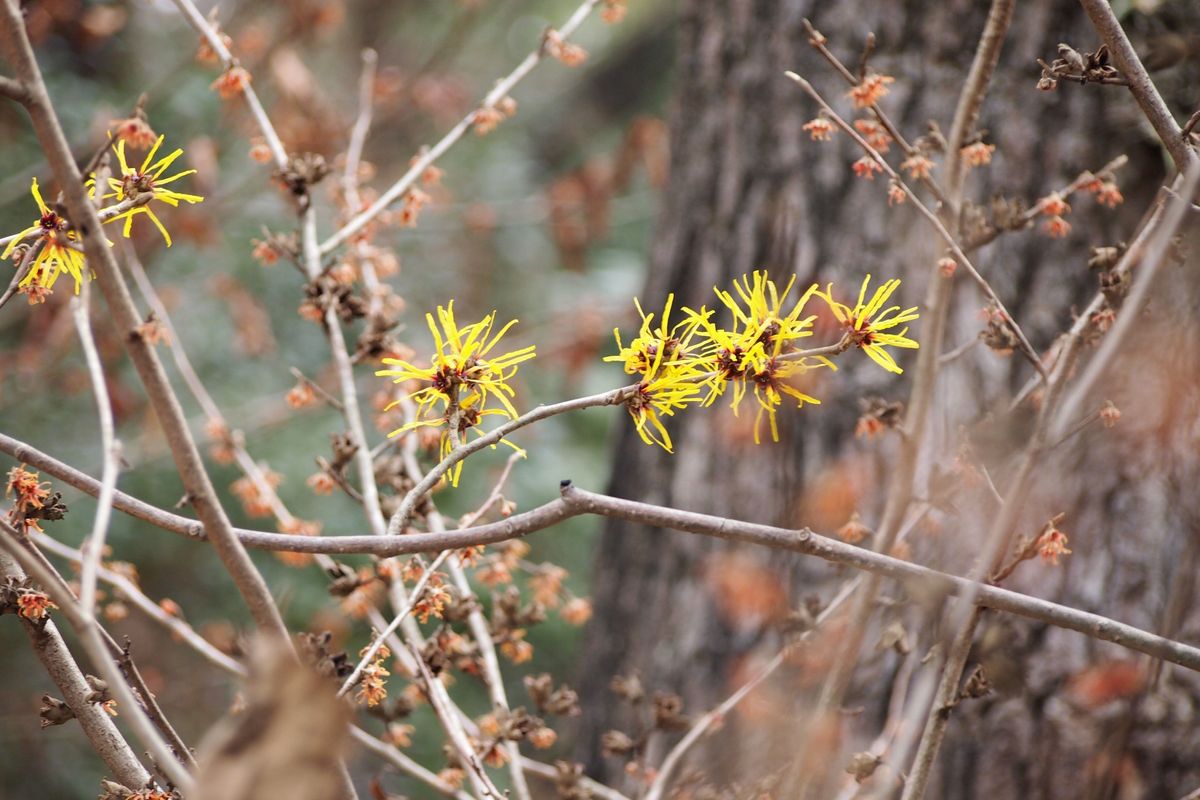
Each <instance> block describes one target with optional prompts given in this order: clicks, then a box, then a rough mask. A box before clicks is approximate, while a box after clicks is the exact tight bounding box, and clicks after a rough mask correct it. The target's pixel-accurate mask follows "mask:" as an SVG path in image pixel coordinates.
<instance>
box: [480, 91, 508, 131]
mask: <svg viewBox="0 0 1200 800" xmlns="http://www.w3.org/2000/svg"><path fill="white" fill-rule="evenodd" d="M516 113H517V101H516V100H513V99H512V98H511V97H508V96H507V95H506V96H504V97H502V98H500V99H499V100H497V101H496V103H495V104H494V105H490V106H482V107H481V108H478V109H476V111H475V114H474V115H473V116H472V118H471V122H472V124H473V125H474V126H475V134H476V135H477V136H486V135H488V134H489V133H491V132H492V131H494V130H495V129H496V126H497V125H499V124H500V123H501V122H503V121H504V120H506V119H508V118H509V117H511V116H512V115H513V114H516Z"/></svg>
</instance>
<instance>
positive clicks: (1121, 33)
mask: <svg viewBox="0 0 1200 800" xmlns="http://www.w3.org/2000/svg"><path fill="white" fill-rule="evenodd" d="M1079 4H1080V5H1081V6H1083V10H1084V11H1086V12H1087V15H1088V17H1089V18H1090V19H1091V20H1092V26H1093V27H1094V28H1095V29H1096V33H1098V34H1100V38H1101V39H1103V40H1104V43H1105V44H1106V45H1108V50H1109V52H1110V53H1112V57H1113V61H1115V62H1116V64H1117V69H1119V70H1121V74H1122V75H1124V76H1125V79H1126V80H1128V81H1129V91H1130V92H1131V93H1132V94H1133V97H1134V99H1135V100H1137V103H1138V105H1139V106H1141V108H1142V113H1143V114H1145V115H1146V119H1147V120H1149V121H1150V125H1151V126H1152V127H1153V128H1154V132H1155V133H1157V134H1158V138H1159V139H1160V140H1161V141H1162V143H1163V147H1165V148H1167V152H1168V153H1170V154H1171V160H1172V161H1174V162H1175V169H1176V170H1178V171H1179V173H1180V174H1185V173H1187V172H1189V171H1191V170H1193V169H1196V168H1197V166H1200V157H1197V156H1196V151H1195V150H1193V149H1192V146H1191V143H1190V142H1188V140H1187V139H1186V138H1185V137H1184V136H1183V131H1182V130H1180V128H1179V123H1178V122H1176V121H1175V117H1173V116H1172V115H1171V111H1170V109H1168V108H1167V104H1166V103H1164V102H1163V99H1162V95H1160V94H1159V93H1158V87H1156V86H1155V85H1154V81H1152V80H1150V74H1149V73H1148V72H1147V71H1146V67H1145V66H1144V65H1143V64H1142V60H1141V59H1140V58H1138V54H1137V52H1136V51H1135V50H1134V49H1133V45H1131V44H1130V43H1129V37H1128V36H1126V35H1125V30H1124V29H1123V28H1122V27H1121V23H1120V22H1119V21H1118V20H1117V15H1116V12H1114V11H1113V9H1112V6H1111V5H1110V4H1109V2H1108V0H1079Z"/></svg>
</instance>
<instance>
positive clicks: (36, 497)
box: [4, 466, 67, 532]
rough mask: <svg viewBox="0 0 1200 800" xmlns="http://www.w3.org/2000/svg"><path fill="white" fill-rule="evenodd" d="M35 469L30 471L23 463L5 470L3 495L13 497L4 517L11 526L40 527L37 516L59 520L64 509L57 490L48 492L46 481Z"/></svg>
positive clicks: (43, 518) (25, 528) (20, 528)
mask: <svg viewBox="0 0 1200 800" xmlns="http://www.w3.org/2000/svg"><path fill="white" fill-rule="evenodd" d="M38 477H39V473H37V472H30V471H29V470H27V469H25V467H24V466H16V467H13V468H12V469H10V470H9V471H8V482H7V484H6V485H5V489H4V496H5V497H9V496H11V497H12V498H13V505H12V508H10V509H9V510H8V513H7V515H6V518H7V520H8V522H9V523H10V524H12V525H13V527H15V528H17V529H18V530H22V531H31V530H35V531H39V532H40V531H41V530H42V526H41V525H40V524H39V520H50V521H55V520H60V519H62V518H63V516H65V515H66V513H67V507H66V505H64V504H63V502H62V494H61V493H60V492H51V491H50V483H49V482H47V481H41V480H38Z"/></svg>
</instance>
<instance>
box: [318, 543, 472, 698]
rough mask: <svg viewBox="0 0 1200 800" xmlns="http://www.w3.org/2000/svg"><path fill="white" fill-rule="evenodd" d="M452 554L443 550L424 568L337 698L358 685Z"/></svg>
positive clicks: (349, 676)
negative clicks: (402, 606)
mask: <svg viewBox="0 0 1200 800" xmlns="http://www.w3.org/2000/svg"><path fill="white" fill-rule="evenodd" d="M452 552H453V551H452V550H443V551H442V552H441V553H439V554H438V557H437V558H435V559H434V560H433V563H432V564H430V565H429V566H427V567H425V568H424V570H423V572H422V574H421V577H420V578H419V579H418V580H417V582H416V583H415V584H414V585H413V587H412V590H411V591H410V592H409V594H408V604H407V605H405V606H404V608H402V609H401V610H400V613H399V614H397V615H396V617H395V619H393V620H392V621H391V622H390V623H388V626H387V627H386V628H384V629H383V630H382V631H380V632H379V633H378V634H376V635H375V636H373V637H372V639H371V643H370V644H369V645H368V646H367V648H366V649H365V650H364V651H363V652H362V656H361V657H360V658H359V661H358V664H357V665H355V667H354V669H353V670H352V671H351V672H350V674H349V675H347V676H346V680H345V681H343V682H342V686H341V688H340V689H338V697H343V696H344V695H345V694H346V693H347V692H349V691H350V690H351V689H353V688H354V685H355V684H356V683H358V679H359V678H360V677H361V676H362V673H363V670H364V669H366V668H367V665H368V664H370V663H371V661H373V660H374V658H375V654H376V653H378V652H379V648H380V647H383V643H384V641H385V640H386V639H387V637H389V636H391V635H392V634H393V633H395V632H396V629H397V628H399V627H400V623H402V622H403V621H404V620H405V618H407V617H408V615H409V614H411V613H412V610H413V607H414V606H416V604H417V602H418V601H419V600H420V599H421V594H422V593H423V592H424V591H425V587H426V586H428V585H429V581H430V579H431V578H432V577H433V575H434V574H435V572H436V571H437V569H438V567H440V566H441V565H442V562H444V561H445V560H446V559H447V558H448V557H449V556H450V554H451V553H452Z"/></svg>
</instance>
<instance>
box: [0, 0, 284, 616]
mask: <svg viewBox="0 0 1200 800" xmlns="http://www.w3.org/2000/svg"><path fill="white" fill-rule="evenodd" d="M0 47H3V49H4V52H5V55H6V57H7V58H8V60H9V61H10V62H11V63H12V64H13V67H14V69H15V70H16V72H17V75H18V76H19V78H20V80H21V81H22V82H23V83H25V85H26V86H27V87H28V88H29V92H30V95H31V96H30V100H29V103H28V105H27V108H28V111H29V116H30V119H31V120H32V122H33V127H34V131H35V133H36V135H37V138H38V141H39V142H40V143H41V145H42V149H43V150H44V151H45V153H46V158H47V160H48V161H49V162H50V166H51V169H52V170H53V172H54V176H55V179H56V180H57V181H58V184H59V186H60V187H62V191H63V194H64V200H65V203H66V207H67V211H68V214H69V216H70V218H71V221H72V224H73V225H74V226H75V228H76V230H77V231H78V232H79V234H80V236H81V237H82V239H83V244H84V251H85V253H86V254H87V263H88V266H90V267H91V269H92V270H94V272H95V274H96V280H97V281H98V282H99V284H100V289H101V291H102V292H103V293H104V299H105V301H106V303H107V305H108V308H109V311H110V313H111V315H112V320H113V324H114V325H115V326H116V328H117V331H118V334H119V335H120V338H121V340H122V341H123V342H124V344H125V347H126V350H127V352H128V353H129V356H130V359H131V360H132V361H133V363H134V367H135V368H136V369H137V372H138V376H139V377H140V378H141V380H142V384H143V385H144V386H145V388H146V395H147V397H148V398H149V400H150V404H151V406H152V407H153V409H154V411H155V414H156V416H157V417H158V421H159V424H160V425H161V426H162V428H163V432H164V434H165V435H166V439H167V443H168V444H169V445H170V448H171V454H172V456H173V457H174V459H175V466H176V468H177V469H178V471H179V475H180V478H181V479H182V480H183V485H184V488H185V489H186V490H187V493H188V497H189V499H190V501H191V503H192V505H193V506H194V507H195V509H196V513H197V515H198V516H199V517H200V520H201V521H202V522H203V523H204V529H205V531H206V532H207V533H208V536H209V540H210V541H211V542H212V544H213V547H214V549H215V550H216V552H217V555H218V556H219V557H220V559H221V562H222V563H223V564H224V566H225V569H226V570H227V571H228V572H229V574H230V577H231V578H232V579H233V581H234V584H235V585H236V586H237V588H238V591H239V592H240V593H241V595H242V597H243V599H244V600H245V602H246V604H247V606H248V607H249V609H250V613H251V615H252V616H253V617H254V621H255V623H256V624H257V626H258V627H259V629H260V630H262V631H263V632H264V633H266V634H269V635H275V636H277V637H279V638H283V639H286V638H287V628H286V627H285V626H284V624H283V618H282V617H281V616H280V614H279V609H278V608H277V607H276V605H275V601H274V599H273V598H272V597H271V592H270V590H269V589H268V588H267V584H266V581H264V580H263V577H262V575H261V574H260V573H259V572H258V570H257V568H255V566H254V563H253V562H252V561H251V560H250V557H249V556H248V555H247V554H246V551H245V549H244V548H243V547H242V545H241V543H240V542H239V541H238V539H237V537H236V536H235V535H234V534H233V529H232V526H231V525H230V522H229V518H228V516H226V514H225V510H224V509H223V508H222V507H221V505H220V502H219V501H218V499H217V494H216V490H215V489H214V488H213V485H212V481H211V480H210V479H209V477H208V473H207V472H205V469H204V464H203V462H202V460H201V458H200V452H199V450H198V449H197V448H196V442H195V440H194V439H193V438H192V435H191V432H190V431H189V430H188V427H187V420H186V418H185V417H184V414H183V409H182V408H181V407H180V405H179V399H178V397H176V395H175V392H174V390H173V389H172V388H171V384H170V382H169V380H168V379H167V375H166V372H165V371H164V370H163V365H162V362H161V361H160V360H159V358H158V354H157V353H156V352H155V350H154V347H153V345H151V344H150V343H149V342H147V341H146V339H145V338H144V337H143V336H142V335H141V334H140V333H139V332H138V328H139V325H140V323H141V320H140V319H139V317H138V312H137V308H136V307H135V306H134V304H133V299H132V298H131V297H130V295H129V289H128V287H127V286H126V284H125V280H124V278H123V277H122V275H121V270H120V268H119V267H118V266H117V261H116V258H115V257H114V256H113V253H112V251H111V249H110V248H109V247H108V243H107V241H106V239H105V237H104V234H103V233H102V232H101V222H100V218H99V216H98V215H97V213H96V207H95V206H94V205H93V204H92V202H91V199H90V198H89V197H88V193H87V190H86V189H85V188H84V185H83V176H82V175H81V174H80V172H79V168H78V166H77V165H76V164H75V159H74V156H73V155H72V153H71V149H70V146H69V145H68V144H67V140H66V137H65V135H64V134H63V130H62V126H61V125H60V124H59V120H58V117H57V115H56V114H55V112H54V109H53V107H52V105H51V103H50V97H49V94H48V93H47V91H46V85H45V83H44V82H43V80H42V75H41V71H40V70H39V68H38V65H37V61H36V59H35V58H34V55H33V47H32V45H31V44H30V42H29V37H28V35H27V34H26V31H25V27H24V22H23V20H22V18H21V12H20V9H19V7H18V6H17V3H16V0H0Z"/></svg>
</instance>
